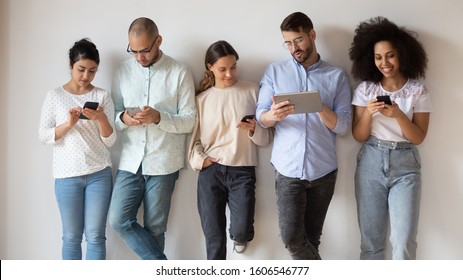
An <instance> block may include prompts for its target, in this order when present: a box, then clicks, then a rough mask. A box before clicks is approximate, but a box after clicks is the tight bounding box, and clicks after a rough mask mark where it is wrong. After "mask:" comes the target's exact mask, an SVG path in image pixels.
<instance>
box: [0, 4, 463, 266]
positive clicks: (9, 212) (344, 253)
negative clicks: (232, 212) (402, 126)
mask: <svg viewBox="0 0 463 280" xmlns="http://www.w3.org/2000/svg"><path fill="white" fill-rule="evenodd" d="M0 3H1V4H0V11H1V12H0V23H1V32H2V33H1V34H2V37H1V38H2V43H1V44H0V56H1V58H2V60H1V61H2V63H1V64H0V74H1V75H0V77H1V78H0V79H1V84H0V90H1V102H2V104H4V106H3V108H2V110H0V114H1V115H0V126H1V131H2V137H1V140H0V141H1V142H0V149H1V155H2V157H1V162H0V164H1V165H0V170H1V171H0V172H1V173H0V180H1V181H0V184H1V189H0V205H1V206H0V213H1V214H0V219H1V220H0V223H1V225H2V226H1V227H0V234H1V235H0V237H1V240H0V258H1V259H59V258H60V256H61V254H60V250H61V237H60V233H61V229H60V219H59V212H58V208H57V206H56V202H55V198H54V191H53V184H54V182H53V178H52V177H51V162H52V147H51V146H45V145H42V144H41V143H40V142H39V141H38V137H37V130H38V120H39V115H40V108H41V104H42V101H43V98H44V97H45V94H46V92H47V90H49V89H51V88H53V87H55V86H58V85H62V84H64V83H65V82H66V81H67V80H68V79H69V78H70V72H69V69H68V66H67V65H68V61H67V51H68V49H69V48H70V47H71V46H72V44H73V42H74V41H76V40H78V39H81V38H83V37H89V38H91V39H92V40H93V42H95V44H96V45H97V47H98V48H99V50H100V54H101V64H100V68H99V71H98V74H97V77H96V79H95V81H94V84H95V85H97V86H101V87H105V88H109V87H110V81H111V70H112V69H113V68H114V66H115V65H116V64H117V63H118V62H119V61H121V60H122V59H126V58H127V57H128V55H127V54H126V53H125V48H126V46H127V28H128V26H129V24H130V23H131V22H132V20H133V19H135V18H136V17H139V16H147V17H150V18H152V19H153V20H154V21H155V22H156V23H157V24H158V27H159V29H160V34H161V35H162V36H163V38H164V40H163V45H162V49H163V50H164V52H166V53H167V54H169V55H171V56H172V57H174V58H177V59H178V60H180V61H182V62H184V63H186V64H187V65H189V66H190V67H191V69H192V71H193V73H194V76H195V80H196V82H198V81H199V79H200V78H201V77H202V74H203V57H204V52H205V50H206V48H207V46H209V44H211V43H212V42H214V41H217V40H219V39H225V40H227V41H229V42H230V43H231V44H232V45H233V46H234V47H235V48H236V50H237V51H238V53H239V54H240V58H241V59H240V61H239V72H240V76H241V78H243V79H247V80H251V81H256V82H258V81H259V80H260V78H261V76H262V74H263V71H264V69H265V67H266V66H267V65H268V64H269V63H270V62H272V61H276V60H281V59H287V58H289V57H290V55H289V54H288V52H287V51H286V50H285V49H284V48H283V47H282V46H281V43H282V37H281V34H280V31H279V25H280V23H281V21H282V20H283V18H284V17H285V16H287V15H288V14H290V13H292V12H294V11H303V12H305V13H307V14H308V15H309V16H310V17H311V18H312V20H313V21H314V24H315V29H316V31H317V32H318V37H317V40H316V43H317V46H318V50H319V53H320V54H321V56H322V58H324V59H325V60H327V61H329V62H331V63H333V64H335V65H338V66H340V67H342V68H343V69H344V70H346V71H347V72H349V70H350V65H351V63H350V60H349V58H348V48H349V47H350V43H351V40H352V37H353V34H354V29H355V27H356V26H357V24H358V23H359V22H360V21H363V20H366V19H368V18H370V17H373V16H377V15H383V16H386V17H388V18H389V19H391V20H392V21H395V22H396V23H398V24H399V25H406V26H407V27H409V28H410V29H413V30H415V31H417V32H418V33H419V38H420V40H421V41H422V42H423V43H424V45H425V47H426V50H427V52H428V55H429V71H428V74H427V79H426V80H425V83H426V85H427V87H428V88H429V90H430V91H431V92H432V94H433V105H434V112H433V113H432V115H431V123H430V129H429V134H428V137H427V139H426V140H425V142H424V143H423V144H422V145H421V146H420V147H419V149H420V152H421V156H422V163H423V168H422V171H423V182H424V184H423V195H422V207H421V209H422V210H421V220H420V227H419V237H418V242H419V249H418V258H419V259H463V252H462V251H461V248H463V238H461V237H462V236H463V224H462V222H461V221H462V219H461V215H462V213H463V206H462V205H463V203H461V200H462V197H463V172H461V171H462V170H463V151H462V145H461V140H458V139H460V138H463V130H462V129H461V121H460V120H461V119H463V110H461V104H463V100H462V99H463V95H461V94H460V92H459V91H460V89H461V79H462V78H461V77H462V74H461V73H462V71H461V67H462V65H463V36H461V26H463V19H462V17H461V14H462V12H463V4H462V2H461V1H460V0H442V1H420V0H409V1H403V0H390V1H386V2H385V1H379V0H359V1H343V0H332V1H326V0H312V1H300V0H286V1H273V0H266V1H246V0H234V1H222V0H204V1H187V0H185V1H182V0H177V1H148V0H132V1H127V0H125V1H116V0H100V1H94V0H80V1H62V0H29V1H27V0H14V1H13V0H6V1H1V2H0ZM352 86H353V87H354V86H355V83H352ZM359 147H360V144H358V143H356V142H355V141H354V140H353V138H352V136H351V134H350V133H348V134H347V135H344V136H343V137H340V138H339V139H338V142H337V148H338V157H339V160H338V161H339V177H338V183H337V186H336V192H335V195H334V198H333V201H332V203H331V206H330V209H329V212H328V216H327V219H326V223H325V228H324V234H323V237H322V244H321V255H322V256H323V257H324V258H325V259H357V258H358V255H359V251H360V250H359V232H358V227H357V218H356V212H355V208H356V206H355V199H354V191H353V189H354V186H353V174H354V168H355V156H356V153H357V151H358V149H359ZM117 149H118V146H116V147H115V148H114V149H113V159H114V163H115V166H117V159H118V152H117ZM269 157H270V149H269V148H266V149H262V150H261V153H260V164H261V166H260V167H259V168H258V186H257V206H256V207H257V208H256V217H255V220H256V222H255V227H256V236H255V240H254V241H253V242H252V243H251V244H250V248H249V250H248V251H247V253H246V254H245V255H237V254H233V253H231V249H229V251H230V252H229V258H230V259H289V256H288V254H287V251H286V249H284V247H283V245H282V243H281V240H280V237H279V231H278V226H277V217H276V208H275V195H274V183H273V171H272V169H271V167H270V165H269V163H268V161H269ZM196 176H197V174H196V173H195V172H193V171H192V170H191V168H189V166H187V168H186V169H185V170H183V171H182V172H181V177H180V179H179V181H178V184H177V187H176V191H175V193H174V200H173V205H172V211H171V216H170V221H169V227H168V231H167V244H166V253H167V256H168V257H169V258H171V259H204V258H205V247H204V240H203V236H202V231H201V228H200V223H199V217H198V214H197V209H196ZM229 245H230V246H229V248H231V244H230V243H229ZM108 258H110V259H136V258H137V257H136V256H135V255H134V254H133V253H132V252H131V251H130V250H129V249H128V248H127V247H126V246H125V244H124V243H123V241H122V240H121V239H120V238H119V237H118V236H117V235H116V234H115V233H114V232H113V231H112V230H111V229H108Z"/></svg>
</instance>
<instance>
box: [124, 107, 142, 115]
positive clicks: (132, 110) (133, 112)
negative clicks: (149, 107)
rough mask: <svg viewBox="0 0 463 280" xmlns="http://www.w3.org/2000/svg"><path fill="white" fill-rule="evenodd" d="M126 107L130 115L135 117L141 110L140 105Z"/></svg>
mask: <svg viewBox="0 0 463 280" xmlns="http://www.w3.org/2000/svg"><path fill="white" fill-rule="evenodd" d="M125 109H126V110H127V114H129V116H130V117H133V116H134V115H136V114H137V113H140V112H141V109H140V107H127V108H125Z"/></svg>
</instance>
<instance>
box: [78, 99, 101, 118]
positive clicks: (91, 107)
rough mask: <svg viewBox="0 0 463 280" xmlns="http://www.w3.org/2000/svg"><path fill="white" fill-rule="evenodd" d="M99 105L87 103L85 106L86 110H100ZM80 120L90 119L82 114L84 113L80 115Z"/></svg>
mask: <svg viewBox="0 0 463 280" xmlns="http://www.w3.org/2000/svg"><path fill="white" fill-rule="evenodd" d="M98 105H99V103H98V102H92V101H87V102H85V104H84V108H88V109H92V110H96V109H98ZM79 118H80V119H83V120H88V118H87V117H86V116H84V114H82V113H80V115H79Z"/></svg>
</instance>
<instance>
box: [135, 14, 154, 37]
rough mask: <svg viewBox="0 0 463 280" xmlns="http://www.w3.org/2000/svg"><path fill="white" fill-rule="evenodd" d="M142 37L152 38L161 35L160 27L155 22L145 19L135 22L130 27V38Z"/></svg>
mask: <svg viewBox="0 0 463 280" xmlns="http://www.w3.org/2000/svg"><path fill="white" fill-rule="evenodd" d="M140 35H148V36H149V37H152V38H154V37H155V36H157V35H159V31H158V27H157V26H156V24H155V23H154V21H152V20H151V19H149V18H145V17H140V18H137V19H136V20H134V21H133V22H132V24H131V25H130V27H129V36H131V37H138V36H140Z"/></svg>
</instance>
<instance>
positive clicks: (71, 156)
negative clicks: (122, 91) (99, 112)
mask: <svg viewBox="0 0 463 280" xmlns="http://www.w3.org/2000/svg"><path fill="white" fill-rule="evenodd" d="M86 101H94V102H99V104H100V106H102V107H103V108H104V111H105V113H106V116H107V117H108V121H109V123H110V124H111V126H112V127H113V133H112V134H111V135H110V136H109V137H106V138H105V137H102V136H100V132H99V128H98V122H97V121H91V120H83V119H79V121H78V122H77V123H76V125H75V126H74V127H72V128H71V129H70V130H69V131H68V132H67V133H66V134H65V135H64V136H63V137H62V138H60V139H58V140H56V141H55V128H56V127H57V126H59V125H61V124H63V123H65V122H67V121H68V111H69V109H71V108H73V107H81V108H82V107H83V106H84V103H85V102H86ZM39 139H40V141H42V142H43V143H46V144H53V177H55V178H68V177H75V176H82V175H88V174H92V173H95V172H98V171H101V170H103V169H104V168H106V167H108V166H111V157H110V153H109V150H108V149H107V147H110V146H112V145H113V144H114V142H115V141H116V132H115V129H114V105H113V101H112V99H111V96H110V94H109V92H108V91H107V90H104V89H101V88H97V87H95V88H94V89H93V90H92V91H90V92H88V93H86V94H82V95H75V94H72V93H69V92H67V91H66V90H65V89H64V88H63V87H58V88H56V89H54V90H51V91H49V92H48V94H47V96H46V97H45V101H44V103H43V106H42V113H41V118H40V126H39Z"/></svg>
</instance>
